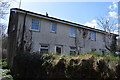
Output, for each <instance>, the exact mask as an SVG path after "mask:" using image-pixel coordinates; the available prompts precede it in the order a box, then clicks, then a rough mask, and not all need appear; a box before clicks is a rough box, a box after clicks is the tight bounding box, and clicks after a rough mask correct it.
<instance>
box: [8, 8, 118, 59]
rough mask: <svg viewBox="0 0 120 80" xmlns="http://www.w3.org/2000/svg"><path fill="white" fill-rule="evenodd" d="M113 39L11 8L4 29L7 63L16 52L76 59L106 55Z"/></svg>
mask: <svg viewBox="0 0 120 80" xmlns="http://www.w3.org/2000/svg"><path fill="white" fill-rule="evenodd" d="M116 36H117V35H115V34H112V33H110V34H109V33H107V32H105V31H102V30H98V29H95V28H91V27H88V26H84V25H80V24H77V23H73V22H69V21H65V20H61V19H57V18H54V17H50V16H48V15H42V14H37V13H34V12H30V11H26V10H22V9H17V8H13V9H11V13H10V19H9V26H8V61H12V60H13V57H14V56H15V55H16V53H19V52H20V51H24V52H27V51H28V52H31V53H33V52H35V53H41V54H42V53H55V54H67V55H77V54H81V53H86V52H91V51H97V52H98V53H102V52H109V51H110V49H111V45H112V46H114V45H115V42H116Z"/></svg>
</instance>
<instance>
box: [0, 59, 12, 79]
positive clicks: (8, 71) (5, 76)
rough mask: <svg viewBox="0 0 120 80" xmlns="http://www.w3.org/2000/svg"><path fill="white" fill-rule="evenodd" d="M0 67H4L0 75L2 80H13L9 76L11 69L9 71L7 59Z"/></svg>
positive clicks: (0, 63) (1, 62)
mask: <svg viewBox="0 0 120 80" xmlns="http://www.w3.org/2000/svg"><path fill="white" fill-rule="evenodd" d="M0 66H1V67H2V69H0V75H2V78H5V79H12V76H11V75H10V74H9V73H10V69H8V65H7V62H6V59H2V60H1V61H0Z"/></svg>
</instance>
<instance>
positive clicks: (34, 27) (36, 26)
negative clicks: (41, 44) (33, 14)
mask: <svg viewBox="0 0 120 80" xmlns="http://www.w3.org/2000/svg"><path fill="white" fill-rule="evenodd" d="M39 25H40V20H37V19H32V25H31V30H37V31H38V30H39V29H40V27H39Z"/></svg>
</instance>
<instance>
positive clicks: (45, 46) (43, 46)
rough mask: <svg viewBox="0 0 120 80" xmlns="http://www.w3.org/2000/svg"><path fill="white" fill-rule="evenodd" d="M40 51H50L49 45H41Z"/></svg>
mask: <svg viewBox="0 0 120 80" xmlns="http://www.w3.org/2000/svg"><path fill="white" fill-rule="evenodd" d="M40 53H48V45H41V48H40Z"/></svg>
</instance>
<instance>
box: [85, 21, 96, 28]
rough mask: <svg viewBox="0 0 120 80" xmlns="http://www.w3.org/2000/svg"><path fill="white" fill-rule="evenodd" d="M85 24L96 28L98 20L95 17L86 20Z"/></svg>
mask: <svg viewBox="0 0 120 80" xmlns="http://www.w3.org/2000/svg"><path fill="white" fill-rule="evenodd" d="M84 25H85V26H88V27H92V28H95V27H96V26H97V21H96V20H95V19H93V20H92V21H91V22H86V23H85V24H84Z"/></svg>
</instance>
